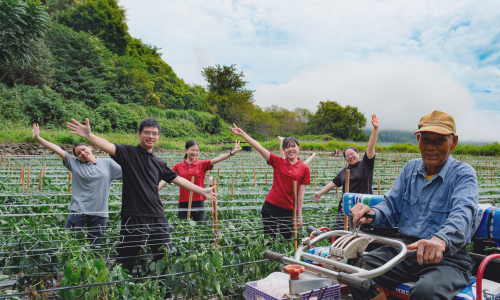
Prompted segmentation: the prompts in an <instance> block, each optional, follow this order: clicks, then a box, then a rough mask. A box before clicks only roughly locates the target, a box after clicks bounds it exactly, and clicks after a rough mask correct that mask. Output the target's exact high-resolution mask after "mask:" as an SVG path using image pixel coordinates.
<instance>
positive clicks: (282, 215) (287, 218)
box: [261, 201, 293, 240]
mask: <svg viewBox="0 0 500 300" xmlns="http://www.w3.org/2000/svg"><path fill="white" fill-rule="evenodd" d="M261 214H262V223H263V224H264V234H265V235H269V236H271V238H273V239H275V238H276V235H277V233H278V228H279V233H280V234H281V235H282V236H283V237H284V238H285V239H287V240H291V239H292V237H293V210H289V209H284V208H281V207H279V206H276V205H274V204H271V203H269V202H267V201H264V205H262V212H261Z"/></svg>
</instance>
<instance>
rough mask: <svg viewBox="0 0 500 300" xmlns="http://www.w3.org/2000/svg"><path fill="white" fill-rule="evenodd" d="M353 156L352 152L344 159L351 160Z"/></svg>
mask: <svg viewBox="0 0 500 300" xmlns="http://www.w3.org/2000/svg"><path fill="white" fill-rule="evenodd" d="M353 156H354V152H353V153H350V154H347V155H346V156H345V158H346V159H348V158H351V157H353Z"/></svg>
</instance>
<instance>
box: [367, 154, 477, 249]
mask: <svg viewBox="0 0 500 300" xmlns="http://www.w3.org/2000/svg"><path fill="white" fill-rule="evenodd" d="M425 166H426V165H425V163H424V162H423V160H422V159H421V158H418V159H413V160H411V161H409V162H408V163H407V164H406V165H405V166H404V167H403V170H402V171H401V174H400V175H399V176H398V178H397V179H396V182H394V186H393V187H392V188H391V190H390V191H389V192H388V193H387V194H385V196H384V200H383V201H382V202H381V203H379V204H377V205H375V206H374V207H373V208H372V209H373V210H374V211H375V213H376V216H375V220H373V222H372V223H371V224H372V225H373V226H374V227H396V226H397V227H398V228H399V231H400V232H401V233H403V234H404V235H405V236H408V237H414V238H418V239H426V240H428V239H430V238H432V237H434V236H436V237H438V238H440V239H442V240H443V241H445V242H446V245H447V247H446V252H447V254H451V255H454V254H455V253H456V252H457V251H459V250H460V249H462V248H463V247H464V246H465V245H467V244H469V243H470V241H471V229H472V220H473V217H474V216H475V214H476V211H477V209H478V198H479V190H478V186H477V178H476V171H475V170H474V169H473V168H472V167H471V166H470V165H469V164H466V163H464V162H461V161H458V160H456V159H454V158H453V157H451V156H449V157H448V159H447V161H446V163H445V164H444V166H443V169H441V171H440V172H439V173H438V174H436V175H434V176H433V177H432V178H431V179H430V180H429V181H427V179H426V170H425Z"/></svg>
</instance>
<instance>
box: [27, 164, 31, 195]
mask: <svg viewBox="0 0 500 300" xmlns="http://www.w3.org/2000/svg"><path fill="white" fill-rule="evenodd" d="M30 175H31V165H29V166H28V184H27V185H26V197H29V194H30V177H31V176H30Z"/></svg>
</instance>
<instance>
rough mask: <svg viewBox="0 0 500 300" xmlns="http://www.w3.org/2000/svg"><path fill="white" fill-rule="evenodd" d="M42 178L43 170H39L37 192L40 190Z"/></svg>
mask: <svg viewBox="0 0 500 300" xmlns="http://www.w3.org/2000/svg"><path fill="white" fill-rule="evenodd" d="M42 176H43V170H40V176H38V190H39V191H41V190H42Z"/></svg>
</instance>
